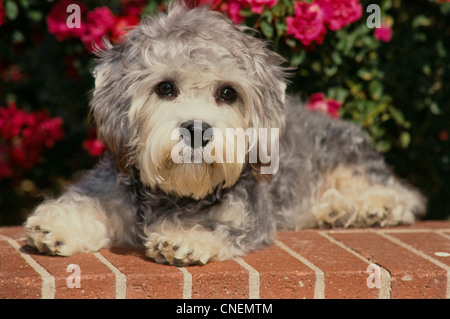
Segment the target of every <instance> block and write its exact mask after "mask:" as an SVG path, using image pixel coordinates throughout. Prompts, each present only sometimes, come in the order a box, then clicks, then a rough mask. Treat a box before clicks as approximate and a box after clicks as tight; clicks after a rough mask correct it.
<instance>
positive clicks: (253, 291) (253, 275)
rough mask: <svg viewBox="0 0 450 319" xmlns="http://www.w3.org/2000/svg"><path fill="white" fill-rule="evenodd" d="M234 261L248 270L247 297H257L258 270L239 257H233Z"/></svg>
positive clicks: (258, 286)
mask: <svg viewBox="0 0 450 319" xmlns="http://www.w3.org/2000/svg"><path fill="white" fill-rule="evenodd" d="M234 261H235V262H237V263H238V264H239V265H241V266H242V267H243V268H245V269H246V270H247V271H248V297H249V299H259V293H260V276H259V272H258V271H257V270H256V269H255V268H253V267H252V266H250V265H249V264H248V263H246V262H245V260H244V259H242V258H241V257H236V258H234Z"/></svg>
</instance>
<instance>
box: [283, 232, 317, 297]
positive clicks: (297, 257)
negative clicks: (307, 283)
mask: <svg viewBox="0 0 450 319" xmlns="http://www.w3.org/2000/svg"><path fill="white" fill-rule="evenodd" d="M275 244H276V245H277V246H278V247H280V248H281V249H283V250H284V251H285V252H287V253H288V254H289V255H291V256H292V257H294V258H296V259H297V260H299V261H301V262H302V263H303V264H305V265H306V266H308V267H309V268H311V269H312V270H313V271H314V273H315V275H316V283H315V284H314V299H325V275H324V273H323V271H322V270H321V269H320V268H318V267H317V266H316V265H314V264H313V263H312V262H310V261H309V260H308V259H306V258H305V257H303V256H301V255H300V254H299V253H297V252H296V251H294V250H293V249H291V248H290V247H288V246H286V245H285V244H284V243H282V242H281V241H279V240H276V241H275Z"/></svg>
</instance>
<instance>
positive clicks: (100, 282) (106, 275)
mask: <svg viewBox="0 0 450 319" xmlns="http://www.w3.org/2000/svg"><path fill="white" fill-rule="evenodd" d="M20 244H21V245H22V246H23V248H22V249H23V250H24V252H26V253H27V254H29V255H30V256H32V257H33V259H34V260H36V262H37V263H38V264H40V265H41V266H42V267H43V268H44V269H45V270H47V271H48V272H49V273H50V275H52V276H53V277H54V278H55V298H58V299H66V298H70V299H74V298H77V299H85V298H91V299H92V298H95V299H97V298H114V297H115V288H114V285H112V284H111V283H112V282H114V274H113V273H112V272H111V270H109V269H108V267H106V266H105V265H104V264H102V263H101V262H100V261H99V260H98V259H97V258H96V257H95V256H94V255H92V254H78V255H74V256H70V257H59V256H46V255H42V254H38V253H37V252H36V251H35V250H34V249H31V248H29V247H28V246H26V245H25V242H20ZM71 264H75V265H78V266H79V267H80V273H81V276H80V288H76V287H73V288H69V287H68V284H67V279H68V278H69V276H71V275H73V274H74V271H73V270H72V271H69V272H68V271H67V270H68V268H67V267H68V266H69V265H71ZM71 278H73V277H70V278H69V279H71ZM69 281H70V282H72V281H71V280H69Z"/></svg>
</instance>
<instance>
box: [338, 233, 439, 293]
mask: <svg viewBox="0 0 450 319" xmlns="http://www.w3.org/2000/svg"><path fill="white" fill-rule="evenodd" d="M331 236H333V237H334V238H336V239H337V240H339V241H341V242H343V243H344V244H346V245H347V246H349V247H350V248H352V249H354V250H355V251H357V252H359V253H360V254H361V255H363V256H364V257H365V258H368V259H370V260H371V261H372V262H373V263H376V264H378V265H380V266H381V267H383V268H385V269H387V270H388V271H389V273H390V274H391V278H392V283H391V286H392V298H445V296H446V283H447V274H446V271H445V270H444V269H442V268H440V267H438V266H436V265H434V264H433V263H431V262H429V261H428V260H425V259H424V258H422V257H420V256H418V255H416V254H414V253H412V252H411V251H409V250H407V249H405V248H403V247H401V246H399V245H397V244H395V243H393V242H391V241H389V240H387V239H386V238H383V237H381V236H380V235H378V234H377V233H375V232H353V233H352V232H350V233H333V234H331Z"/></svg>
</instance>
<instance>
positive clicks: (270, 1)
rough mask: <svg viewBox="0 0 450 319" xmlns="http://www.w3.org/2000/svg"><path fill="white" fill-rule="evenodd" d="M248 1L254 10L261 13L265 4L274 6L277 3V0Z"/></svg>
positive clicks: (268, 6)
mask: <svg viewBox="0 0 450 319" xmlns="http://www.w3.org/2000/svg"><path fill="white" fill-rule="evenodd" d="M247 3H248V4H250V9H251V10H252V12H254V13H261V12H262V11H263V6H266V7H267V8H272V7H273V6H274V5H276V4H277V0H247Z"/></svg>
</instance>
